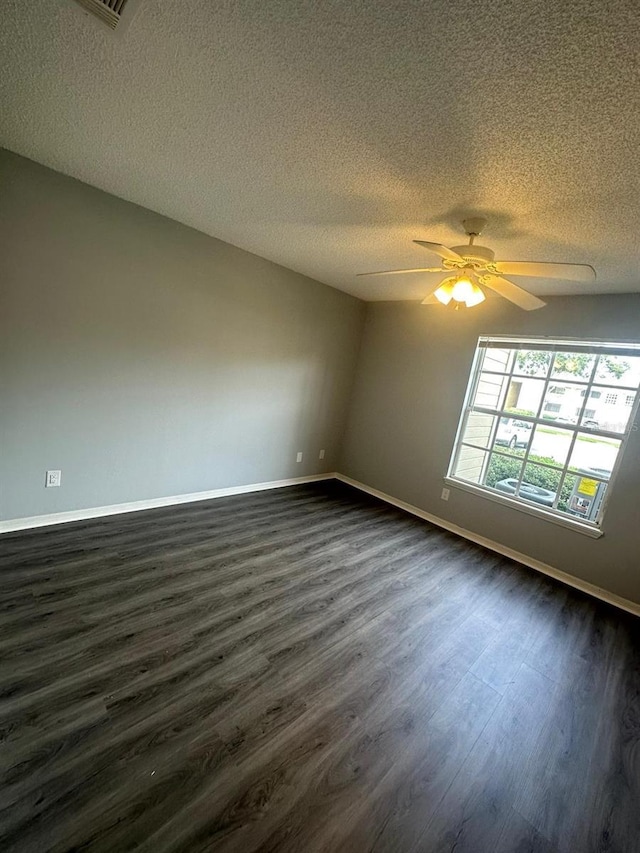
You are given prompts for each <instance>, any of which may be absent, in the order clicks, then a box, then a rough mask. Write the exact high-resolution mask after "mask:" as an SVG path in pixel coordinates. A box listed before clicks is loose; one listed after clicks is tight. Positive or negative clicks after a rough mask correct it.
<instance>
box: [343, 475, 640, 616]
mask: <svg viewBox="0 0 640 853" xmlns="http://www.w3.org/2000/svg"><path fill="white" fill-rule="evenodd" d="M334 476H335V478H336V479H337V480H341V481H342V482H343V483H347V484H348V485H349V486H354V488H356V489H360V491H362V492H366V493H367V494H368V495H373V496H374V497H376V498H380V500H383V501H386V502H387V503H389V504H392V505H393V506H397V507H398V508H399V509H403V510H405V511H406V512H410V513H411V514H412V515H416V516H417V517H418V518H422V519H424V520H425V521H430V522H431V523H432V524H435V525H437V526H438V527H443V528H444V529H445V530H448V531H450V532H451V533H455V534H457V535H458V536H462V537H463V539H469V540H470V541H471V542H475V543H476V544H477V545H482V546H483V547H484V548H488V549H489V550H490V551H495V552H496V553H498V554H502V556H503V557H508V558H509V559H510V560H515V561H516V562H517V563H522V564H523V565H525V566H528V567H529V568H530V569H535V571H537V572H542V574H544V575H549V577H552V578H555V580H558V581H561V582H562V583H565V584H567V585H568V586H572V587H573V588H574V589H579V590H580V591H581V592H586V593H587V594H588V595H592V596H593V597H594V598H598V599H600V600H601V601H606V602H607V604H613V605H614V606H615V607H619V608H620V609H621V610H626V611H627V612H628V613H633V614H634V616H640V604H636V602H634V601H629V600H628V599H627V598H622V596H620V595H616V594H615V593H613V592H609V591H608V590H606V589H602V587H599V586H595V584H592V583H588V581H583V580H581V579H580V578H577V577H575V576H574V575H570V574H568V573H567V572H563V571H561V570H560V569H556V568H554V567H553V566H549V565H548V564H547V563H543V562H541V561H540V560H535V559H534V558H533V557H529V556H528V555H527V554H522V553H521V552H520V551H514V550H513V549H512V548H507V547H506V546H505V545H501V544H500V543H499V542H494V541H493V539H487V538H486V537H485V536H480V535H478V534H477V533H472V532H471V531H470V530H466V529H465V528H464V527H458V525H457V524H452V523H451V522H450V521H446V520H445V519H444V518H439V517H438V516H437V515H432V514H431V513H430V512H425V511H424V510H423V509H420V508H419V507H417V506H414V505H413V504H410V503H407V502H406V501H401V500H399V499H398V498H394V497H393V496H392V495H388V494H386V492H381V491H380V490H379V489H374V488H372V487H371V486H367V485H366V484H365V483H361V482H359V481H358V480H354V479H352V478H351V477H347V476H345V475H344V474H335V475H334Z"/></svg>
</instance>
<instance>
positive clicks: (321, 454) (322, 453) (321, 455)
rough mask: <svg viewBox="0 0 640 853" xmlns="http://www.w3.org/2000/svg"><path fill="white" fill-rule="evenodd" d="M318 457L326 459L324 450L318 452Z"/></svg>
mask: <svg viewBox="0 0 640 853" xmlns="http://www.w3.org/2000/svg"><path fill="white" fill-rule="evenodd" d="M318 459H324V450H321V451H320V453H319V454H318Z"/></svg>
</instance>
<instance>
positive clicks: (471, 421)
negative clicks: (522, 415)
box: [462, 412, 498, 447]
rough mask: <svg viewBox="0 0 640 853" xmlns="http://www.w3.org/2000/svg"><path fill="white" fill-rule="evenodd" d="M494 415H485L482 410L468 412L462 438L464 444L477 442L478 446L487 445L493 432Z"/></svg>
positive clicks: (489, 443) (494, 424)
mask: <svg viewBox="0 0 640 853" xmlns="http://www.w3.org/2000/svg"><path fill="white" fill-rule="evenodd" d="M497 420H498V418H497V417H496V416H495V415H485V414H484V413H483V412H470V413H469V417H468V418H467V424H466V426H465V430H464V435H463V436H462V440H463V441H464V443H465V444H477V445H479V446H480V447H489V446H490V445H491V440H492V438H493V435H494V433H495V426H496V421H497Z"/></svg>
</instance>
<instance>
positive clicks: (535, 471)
mask: <svg viewBox="0 0 640 853" xmlns="http://www.w3.org/2000/svg"><path fill="white" fill-rule="evenodd" d="M561 477H562V474H561V472H560V471H557V470H555V469H552V468H544V467H543V466H542V465H535V464H533V463H531V462H528V463H527V465H526V466H525V469H524V476H523V478H522V483H521V484H520V491H519V495H520V497H521V498H524V499H525V500H527V501H533V502H534V503H537V504H540V506H545V507H553V505H554V503H555V499H556V494H557V492H558V489H559V488H560V480H561Z"/></svg>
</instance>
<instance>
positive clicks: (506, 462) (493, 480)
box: [484, 453, 522, 494]
mask: <svg viewBox="0 0 640 853" xmlns="http://www.w3.org/2000/svg"><path fill="white" fill-rule="evenodd" d="M521 471H522V459H521V458H520V459H518V458H515V457H512V456H511V457H509V456H503V455H502V454H500V453H492V454H491V459H490V460H489V464H488V466H487V473H486V476H485V481H484V484H485V486H488V487H489V488H490V489H497V490H498V491H501V492H506V493H507V494H514V492H515V486H516V484H517V482H518V480H519V479H520V472H521Z"/></svg>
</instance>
